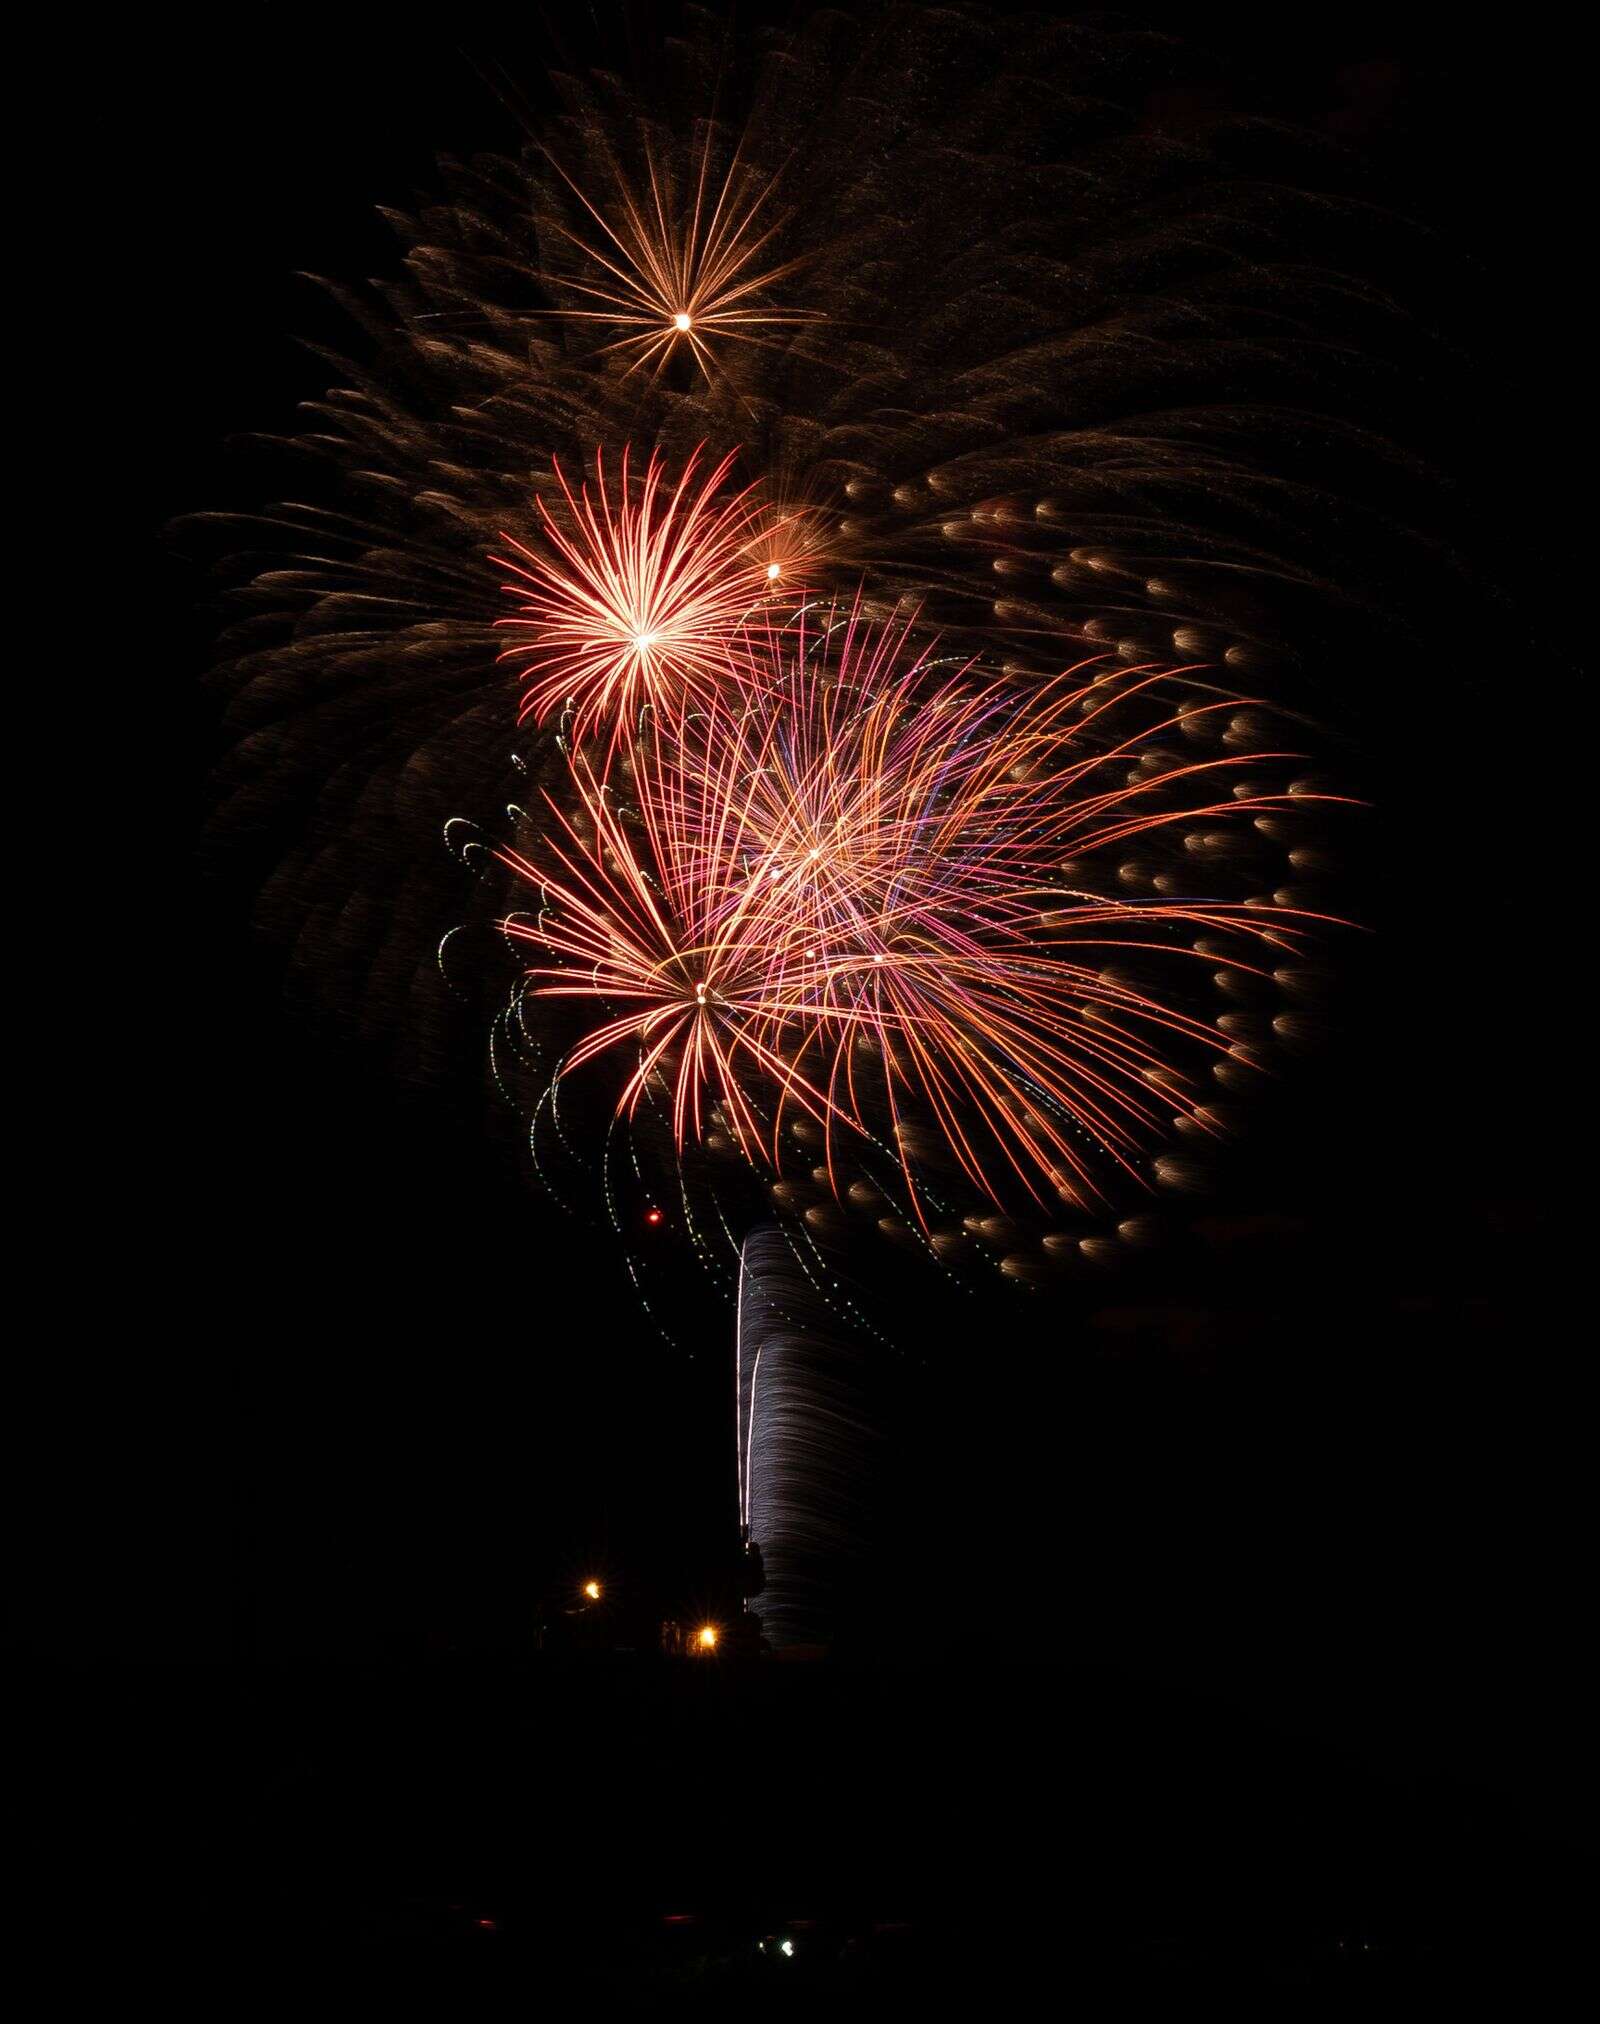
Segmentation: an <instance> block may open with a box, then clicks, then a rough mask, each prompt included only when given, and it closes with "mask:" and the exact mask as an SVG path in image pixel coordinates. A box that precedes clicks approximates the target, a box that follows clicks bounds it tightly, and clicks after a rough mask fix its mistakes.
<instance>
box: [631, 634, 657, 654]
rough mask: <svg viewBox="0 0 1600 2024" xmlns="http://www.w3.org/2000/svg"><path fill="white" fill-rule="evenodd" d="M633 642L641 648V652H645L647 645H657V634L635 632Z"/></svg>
mask: <svg viewBox="0 0 1600 2024" xmlns="http://www.w3.org/2000/svg"><path fill="white" fill-rule="evenodd" d="M633 643H634V645H635V646H636V647H637V648H638V649H639V651H640V653H643V652H644V651H645V649H646V648H647V647H653V646H654V645H655V643H656V636H655V634H654V633H635V634H634V636H633Z"/></svg>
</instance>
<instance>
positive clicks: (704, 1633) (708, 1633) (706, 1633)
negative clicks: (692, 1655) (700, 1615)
mask: <svg viewBox="0 0 1600 2024" xmlns="http://www.w3.org/2000/svg"><path fill="white" fill-rule="evenodd" d="M694 1645H695V1650H696V1651H701V1652H714V1651H715V1650H716V1648H717V1627H716V1625H715V1624H714V1623H703V1624H701V1626H700V1628H699V1629H698V1630H697V1631H696V1632H695V1634H694Z"/></svg>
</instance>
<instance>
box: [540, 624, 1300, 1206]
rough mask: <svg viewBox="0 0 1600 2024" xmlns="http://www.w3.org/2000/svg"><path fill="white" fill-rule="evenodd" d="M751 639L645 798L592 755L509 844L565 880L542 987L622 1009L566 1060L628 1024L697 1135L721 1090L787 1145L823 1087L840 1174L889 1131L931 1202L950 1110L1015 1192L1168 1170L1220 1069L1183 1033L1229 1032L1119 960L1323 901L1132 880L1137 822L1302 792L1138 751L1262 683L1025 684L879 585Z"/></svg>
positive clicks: (829, 1147) (1172, 674)
mask: <svg viewBox="0 0 1600 2024" xmlns="http://www.w3.org/2000/svg"><path fill="white" fill-rule="evenodd" d="M745 651H746V652H747V653H748V655H749V657H750V659H751V660H752V661H760V662H762V663H763V664H764V665H765V667H766V669H767V675H766V679H765V682H764V684H763V687H762V691H761V696H760V701H759V705H753V704H750V703H746V705H745V706H744V707H742V708H740V709H738V710H730V711H727V712H724V713H722V714H720V715H718V716H716V717H708V718H704V719H698V720H695V721H694V722H686V723H685V724H684V726H683V727H682V732H681V736H680V738H679V740H678V742H677V743H676V744H674V745H673V746H672V747H671V748H670V749H668V748H666V747H664V746H663V747H660V748H658V749H657V752H656V754H655V756H654V758H653V761H652V763H651V764H650V765H649V766H647V767H642V768H640V769H638V770H637V772H636V775H635V778H634V781H633V783H632V789H631V794H632V801H631V804H630V805H629V806H628V808H627V809H626V811H624V810H622V809H619V808H618V807H617V806H616V805H615V802H614V798H613V796H612V793H611V790H610V789H609V788H608V787H607V786H606V785H604V784H603V783H599V782H597V781H596V780H595V779H594V777H593V775H592V774H591V773H589V772H588V770H587V768H586V767H584V766H582V765H581V764H580V765H579V766H578V767H577V768H575V771H574V784H575V786H576V787H577V790H578V794H579V798H580V802H581V805H582V816H581V819H580V823H578V824H574V823H571V822H567V821H566V820H565V819H561V828H562V841H561V842H560V843H559V844H556V845H552V846H551V849H550V852H549V854H548V861H547V862H546V863H544V864H543V865H541V864H538V863H535V862H532V861H530V860H529V859H528V858H525V857H521V856H518V855H514V854H508V856H507V862H509V863H510V864H511V865H512V868H513V869H514V870H516V871H517V872H518V874H519V875H520V876H522V877H524V878H527V879H529V880H531V881H533V882H534V883H536V884H538V885H539V886H540V888H541V891H542V894H543V906H542V908H541V910H540V913H539V915H538V916H537V918H536V920H535V921H534V922H533V923H532V924H528V923H519V924H517V925H515V926H512V927H511V932H512V933H513V934H514V935H515V936H517V937H518V938H520V939H522V940H524V941H527V942H532V943H534V944H535V945H537V946H538V947H539V948H541V949H542V950H543V951H544V952H545V954H546V955H547V956H548V957H551V958H554V959H555V961H554V964H553V965H551V964H545V965H542V966H540V967H538V968H537V969H535V970H534V972H533V973H532V974H531V976H530V979H529V982H530V985H531V987H532V988H533V989H534V991H535V992H536V993H540V994H544V995H550V996H566V997H571V998H578V999H582V1000H587V1001H589V1003H590V1004H591V1005H592V1006H593V1007H595V1008H596V1009H597V1010H598V1009H599V1008H601V1007H605V1008H607V1010H608V1011H610V1013H611V1016H609V1017H607V1018H604V1019H602V1020H600V1021H598V1022H597V1023H596V1024H594V1025H593V1026H591V1027H590V1028H589V1030H588V1031H587V1032H586V1033H585V1034H584V1035H583V1037H582V1038H581V1039H580V1040H579V1041H578V1042H577V1044H576V1045H575V1046H574V1047H573V1049H572V1050H571V1052H570V1054H569V1055H568V1056H567V1058H566V1061H565V1063H564V1065H563V1070H562V1072H563V1073H567V1072H570V1071H571V1070H573V1069H576V1068H578V1067H580V1066H582V1065H583V1064H584V1063H586V1062H589V1061H591V1060H593V1059H594V1058H595V1057H596V1056H597V1055H599V1054H601V1053H604V1052H606V1051H608V1050H611V1049H616V1048H623V1049H626V1050H631V1051H632V1052H633V1053H634V1055H635V1057H636V1064H637V1065H636V1066H635V1067H634V1068H633V1070H632V1073H631V1074H630V1076H629V1078H628V1080H627V1082H626V1084H625V1086H624V1089H623V1092H622V1097H621V1100H620V1107H621V1108H624V1109H626V1110H627V1111H628V1112H629V1113H630V1114H631V1112H632V1110H633V1109H634V1108H635V1107H636V1105H637V1103H638V1101H639V1098H640V1096H641V1094H642V1093H643V1091H644V1089H645V1088H646V1086H647V1084H648V1082H649V1080H650V1078H651V1077H652V1076H654V1075H661V1076H663V1077H665V1078H666V1079H667V1081H668V1082H669V1083H670V1086H671V1089H672V1105H671V1109H672V1119H673V1131H674V1137H675V1141H676V1143H677V1145H678V1147H679V1149H680V1150H681V1149H682V1147H683V1145H684V1144H685V1142H686V1141H687V1140H688V1139H690V1138H697V1137H699V1136H701V1135H702V1132H703V1129H704V1124H705V1120H706V1118H707V1117H708V1115H709V1114H710V1112H711V1109H712V1108H713V1107H714V1108H715V1110H716V1112H717V1115H718V1117H719V1119H720V1120H721V1121H722V1122H724V1123H725V1124H726V1126H727V1127H728V1129H729V1130H730V1131H731V1133H732V1135H733V1137H734V1138H735V1139H736V1140H737V1142H738V1143H739V1145H740V1146H741V1148H742V1149H743V1150H744V1151H745V1152H746V1153H747V1155H750V1156H755V1154H756V1153H757V1152H758V1151H759V1153H760V1157H761V1159H762V1161H763V1162H764V1163H765V1164H766V1165H767V1166H768V1167H769V1168H771V1169H776V1168H778V1167H779V1166H780V1164H781V1159H782V1149H781V1133H780V1127H781V1125H782V1122H783V1119H784V1116H785V1113H786V1111H787V1110H788V1109H789V1108H790V1107H791V1106H798V1107H799V1108H800V1109H801V1110H803V1111H805V1112H806V1113H807V1114H808V1116H809V1117H810V1118H811V1120H812V1121H813V1122H814V1123H815V1124H817V1125H818V1126H820V1128H821V1132H822V1137H823V1144H824V1153H823V1164H824V1167H825V1169H826V1172H827V1175H828V1178H829V1182H830V1185H831V1186H832V1187H833V1189H834V1191H835V1193H836V1194H837V1193H840V1192H842V1190H843V1189H844V1187H845V1186H846V1185H847V1184H848V1182H849V1180H850V1178H851V1176H852V1174H853V1172H854V1171H855V1167H854V1161H853V1157H852V1155H853V1153H855V1152H858V1151H859V1150H860V1148H861V1146H862V1145H863V1144H864V1143H867V1142H871V1143H876V1144H879V1145H882V1146H884V1147H886V1148H888V1149H890V1151H891V1152H892V1156H893V1157H894V1159H895V1160H896V1161H897V1162H898V1166H899V1169H900V1173H901V1176H902V1178H903V1181H904V1185H905V1191H906V1195H907V1199H908V1203H909V1206H910V1208H911V1210H912V1213H913V1214H914V1215H915V1217H916V1218H917V1220H918V1221H919V1222H921V1223H922V1224H923V1225H924V1227H926V1224H927V1212H926V1196H927V1182H926V1178H925V1176H924V1175H923V1174H922V1173H921V1172H920V1171H919V1169H920V1167H921V1164H922V1160H921V1152H920V1149H922V1148H925V1147H926V1145H927V1143H928V1139H929V1135H930V1133H931V1135H932V1137H933V1139H934V1141H935V1142H936V1143H937V1145H938V1146H939V1147H940V1148H942V1152H941V1153H940V1154H939V1155H938V1158H937V1160H936V1164H938V1163H942V1164H944V1165H946V1166H948V1167H950V1168H952V1169H953V1170H957V1171H959V1173H960V1174H961V1175H963V1176H964V1177H965V1180H966V1182H967V1183H968V1184H969V1185H970V1186H971V1187H973V1188H974V1189H975V1190H976V1191H977V1192H978V1193H979V1194H980V1195H982V1196H983V1197H984V1198H985V1199H986V1200H987V1201H989V1202H990V1203H993V1204H1003V1203H1005V1202H1007V1201H1008V1200H1015V1199H1016V1198H1017V1197H1018V1195H1019V1194H1020V1195H1022V1196H1025V1197H1027V1198H1030V1199H1031V1200H1033V1201H1034V1202H1035V1203H1045V1204H1047V1205H1048V1204H1049V1203H1051V1202H1052V1201H1054V1202H1056V1203H1059V1202H1060V1201H1062V1200H1065V1201H1067V1202H1070V1203H1072V1204H1074V1205H1079V1206H1082V1205H1084V1204H1086V1203H1088V1202H1089V1201H1092V1200H1098V1199H1102V1198H1103V1197H1104V1196H1105V1195H1106V1192H1107V1188H1108V1184H1109V1182H1110V1181H1111V1179H1112V1177H1113V1176H1114V1175H1116V1174H1120V1175H1121V1176H1122V1177H1123V1178H1124V1179H1125V1180H1126V1179H1131V1180H1133V1181H1134V1182H1135V1183H1141V1182H1142V1181H1143V1180H1144V1178H1145V1175H1146V1172H1147V1170H1148V1165H1149V1155H1150V1152H1151V1150H1152V1147H1153V1145H1154V1144H1157V1143H1159V1141H1160V1140H1161V1138H1162V1136H1163V1134H1164V1129H1165V1127H1166V1126H1167V1124H1168V1122H1169V1121H1170V1119H1171V1118H1172V1115H1173V1113H1174V1111H1175V1110H1176V1111H1177V1112H1178V1113H1179V1114H1180V1115H1182V1116H1185V1117H1187V1118H1189V1119H1190V1120H1194V1119H1196V1118H1198V1119H1200V1120H1201V1122H1202V1125H1203V1124H1204V1117H1205V1099H1206V1097H1207V1096H1208V1095H1209V1093H1210V1092H1209V1087H1208V1085H1207V1084H1205V1083H1204V1082H1203V1081H1202V1080H1200V1076H1199V1073H1198V1071H1197V1070H1195V1069H1186V1068H1185V1067H1184V1066H1182V1065H1181V1063H1182V1062H1183V1061H1186V1060H1187V1061H1193V1060H1194V1059H1195V1057H1199V1061H1200V1064H1201V1066H1204V1065H1207V1064H1208V1062H1209V1061H1210V1060H1212V1059H1215V1058H1217V1057H1218V1056H1221V1055H1226V1054H1227V1053H1228V1052H1229V1042H1228V1040H1227V1039H1226V1038H1225V1037H1221V1036H1219V1034H1218V1032H1217V1030H1216V1028H1215V1027H1214V1026H1213V1025H1211V1024H1208V1023H1206V1022H1205V1021H1203V1020H1201V1019H1200V1018H1198V1017H1196V1016H1195V1015H1194V1014H1193V1013H1192V1012H1190V1011H1189V1010H1187V1009H1185V1006H1184V1004H1183V997H1184V993H1183V991H1182V990H1181V988H1179V989H1177V990H1174V989H1173V988H1172V980H1171V977H1170V976H1169V980H1168V983H1167V985H1166V987H1165V988H1163V987H1161V986H1156V985H1145V984H1142V983H1137V982H1133V981H1129V980H1128V979H1127V978H1126V977H1125V976H1123V975H1121V974H1119V973H1118V971H1117V969H1116V967H1115V966H1116V964H1117V963H1119V962H1120V963H1122V964H1124V965H1125V964H1126V962H1127V961H1128V960H1129V959H1132V960H1133V961H1134V962H1135V963H1141V962H1142V963H1145V964H1147V965H1148V964H1150V963H1152V962H1153V964H1154V965H1155V966H1156V967H1158V968H1160V969H1162V970H1164V971H1166V972H1169V973H1181V972H1182V971H1183V970H1184V968H1185V967H1186V966H1192V965H1193V964H1194V963H1195V961H1196V951H1195V948H1194V937H1195V935H1196V933H1197V932H1199V933H1201V934H1202V935H1203V934H1205V933H1208V932H1209V933H1216V932H1219V931H1224V930H1226V931H1230V932H1232V933H1234V934H1236V935H1242V936H1243V937H1244V938H1245V940H1246V942H1247V943H1253V944H1255V945H1258V946H1259V947H1260V948H1262V949H1267V948H1271V949H1276V950H1278V951H1280V952H1281V951H1283V950H1285V949H1292V948H1293V947H1295V946H1296V944H1297V942H1298V940H1299V938H1300V935H1301V934H1302V933H1303V931H1304V930H1305V928H1306V927H1307V926H1309V925H1310V919H1309V917H1308V916H1306V915H1304V914H1303V913H1300V912H1298V911H1296V910H1293V909H1289V908H1284V907H1274V906H1266V907H1260V906H1258V907H1254V908H1246V907H1244V906H1242V905H1241V904H1238V903H1236V902H1232V901H1226V900H1221V899H1216V898H1213V897H1210V896H1208V895H1207V894H1206V892H1205V890H1204V886H1203V883H1201V882H1200V881H1198V880H1197V882H1196V885H1195V889H1194V890H1192V891H1191V892H1189V893H1186V894H1183V895H1178V896H1173V895H1165V894H1164V895H1162V896H1160V897H1156V898H1149V899H1145V898H1130V897H1128V896H1126V895H1125V894H1124V893H1122V892H1119V891H1118V890H1117V887H1118V865H1119V861H1120V860H1121V859H1122V858H1123V856H1124V855H1125V853H1126V851H1127V850H1128V848H1129V847H1130V846H1132V845H1134V844H1135V843H1136V842H1138V841H1140V840H1145V839H1148V838H1150V837H1151V836H1152V835H1160V834H1164V833H1168V832H1176V833H1177V839H1178V847H1179V849H1180V851H1181V849H1182V847H1183V844H1184V843H1185V842H1187V841H1188V840H1189V839H1192V838H1196V837H1207V838H1214V837H1215V836H1216V835H1217V833H1218V831H1217V825H1221V824H1225V823H1226V824H1233V825H1237V824H1239V823H1240V822H1241V821H1243V820H1247V819H1252V818H1254V817H1255V816H1256V815H1257V814H1259V813H1260V812H1261V811H1263V810H1266V809H1269V808H1275V807H1277V806H1279V805H1280V801H1281V797H1278V796H1276V795H1272V794H1267V793H1261V792H1257V791H1254V790H1253V789H1250V786H1249V783H1248V782H1246V783H1245V788H1246V791H1244V792H1242V793H1236V792H1234V791H1233V788H1234V784H1235V781H1236V779H1237V774H1238V769H1239V768H1240V767H1241V766H1242V765H1244V764H1245V763H1246V762H1245V761H1244V759H1243V758H1242V757H1237V756H1233V755H1226V756H1222V757H1217V758H1210V759H1189V760H1187V761H1181V762H1178V763H1176V764H1172V765H1165V764H1163V765H1162V766H1161V767H1160V769H1159V770H1155V771H1152V770H1148V769H1146V768H1145V767H1144V766H1142V765H1141V763H1140V762H1141V760H1142V759H1143V758H1144V757H1145V756H1146V755H1149V754H1153V753H1155V752H1156V750H1157V748H1158V744H1159V741H1160V739H1161V738H1162V737H1164V736H1166V735H1168V734H1170V733H1171V732H1172V731H1173V729H1174V728H1175V727H1176V726H1177V725H1179V724H1180V722H1181V723H1183V724H1184V725H1185V726H1187V728H1188V730H1189V732H1190V734H1191V735H1192V733H1193V727H1194V723H1195V720H1196V719H1197V718H1198V717H1203V716H1205V715H1206V714H1208V713H1210V712H1214V711H1216V712H1220V711H1229V712H1232V711H1234V710H1235V709H1236V707H1237V705H1236V701H1235V700H1234V699H1231V698H1224V699H1217V698H1214V697H1213V698H1212V699H1211V700H1204V699H1200V700H1197V699H1196V695H1195V691H1194V689H1193V687H1192V686H1190V685H1188V684H1187V683H1186V680H1185V671H1182V670H1179V671H1162V670H1156V669H1139V668H1133V669H1127V670H1121V669H1119V670H1116V671H1114V672H1108V671H1106V670H1105V669H1104V668H1103V667H1102V666H1100V665H1099V664H1088V665H1085V666H1080V667H1075V668H1072V669H1069V670H1066V671H1065V672H1063V673H1062V674H1060V675H1059V676H1057V677H1056V678H1054V679H1053V680H1050V681H1046V682H1043V683H1041V684H1038V685H1036V686H1035V687H1033V688H1032V689H1027V690H1019V689H1018V688H1017V687H1016V686H1014V685H1012V684H1009V683H1005V682H1001V681H997V680H995V679H994V678H993V677H990V676H987V675H985V674H983V673H982V672H981V671H979V670H978V669H976V668H974V667H973V666H972V665H970V664H962V663H955V662H947V663H941V660H940V658H939V656H938V654H937V649H936V648H931V647H928V646H922V647H919V646H918V644H917V640H916V636H915V626H914V621H912V620H908V619H901V620H898V621H895V622H893V623H890V624H888V625H884V626H878V627H874V626H871V625H869V624H867V623H866V622H865V621H864V620H863V619H862V616H861V613H860V611H859V609H856V610H852V611H850V612H849V613H847V614H843V615H841V614H839V613H838V612H830V613H828V614H827V615H826V616H825V617H824V618H823V621H822V622H821V623H820V624H817V623H814V622H812V621H810V620H808V618H807V617H806V616H805V615H804V614H802V616H801V617H800V618H799V619H798V620H797V621H795V622H794V623H792V624H790V625H788V626H784V627H779V626H777V625H775V624H772V623H770V622H769V623H766V624H763V625H761V626H759V627H751V628H747V630H746V646H745ZM1264 756H1265V757H1269V758H1270V757H1274V756H1276V757H1286V756H1289V755H1270V754H1269V755H1263V754H1261V753H1259V752H1257V753H1255V754H1253V755H1252V762H1253V763H1257V764H1258V763H1259V762H1260V760H1261V759H1262V758H1263V757H1264ZM1196 825H1201V827H1199V828H1197V827H1196ZM1204 960H1209V959H1204ZM1235 967H1236V968H1238V969H1239V970H1241V971H1246V970H1249V969H1250V968H1251V967H1252V965H1251V964H1250V963H1249V962H1248V961H1247V960H1245V959H1242V958H1241V959H1236V962H1235ZM619 1006H620V1007H623V1008H625V1009H621V1010H618V1009H616V1008H617V1007H619ZM845 1141H848V1142H849V1150H846V1148H845V1145H844V1142H845Z"/></svg>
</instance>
